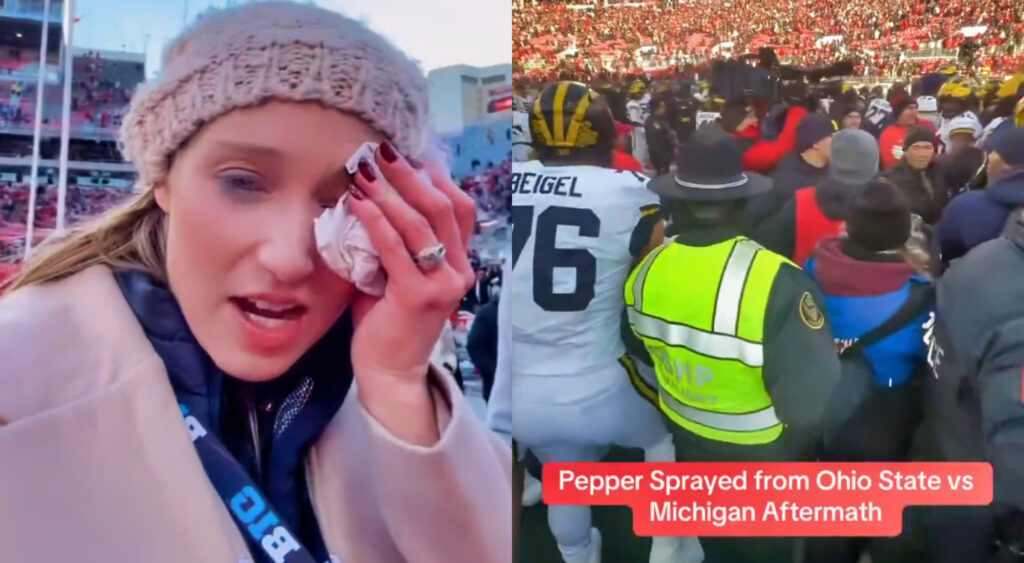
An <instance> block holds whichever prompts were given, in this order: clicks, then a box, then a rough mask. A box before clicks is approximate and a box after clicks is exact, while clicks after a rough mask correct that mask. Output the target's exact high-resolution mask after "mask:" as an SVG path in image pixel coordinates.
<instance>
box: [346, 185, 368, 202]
mask: <svg viewBox="0 0 1024 563" xmlns="http://www.w3.org/2000/svg"><path fill="white" fill-rule="evenodd" d="M348 193H349V194H351V195H352V197H354V198H356V199H358V200H359V201H363V198H364V197H366V194H364V193H363V190H361V189H359V186H357V185H355V184H353V185H351V186H349V187H348Z"/></svg>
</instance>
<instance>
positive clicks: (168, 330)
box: [114, 270, 353, 548]
mask: <svg viewBox="0 0 1024 563" xmlns="http://www.w3.org/2000/svg"><path fill="white" fill-rule="evenodd" d="M114 278H115V280H116V281H117V284H118V286H119V287H120V289H121V292H122V294H123V295H124V297H125V300H126V301H127V302H128V305H129V307H131V309H132V312H134V313H135V316H136V318H138V320H139V323H140V324H141V325H142V328H143V330H144V332H145V333H146V337H147V339H148V340H149V341H150V343H151V344H152V345H153V349H154V350H155V351H156V353H157V355H158V356H160V359H161V360H163V362H164V365H165V366H166V367H167V374H168V377H169V378H170V381H171V387H172V388H173V389H174V392H175V393H176V394H177V395H178V397H179V400H182V399H185V400H187V402H188V404H189V408H190V409H191V410H192V411H193V414H194V415H195V416H196V418H198V419H199V420H200V421H203V422H205V423H206V425H207V430H209V431H211V432H213V433H214V434H215V435H217V436H219V437H221V438H222V440H223V435H222V434H221V422H222V413H221V406H222V404H223V401H222V399H223V396H222V395H223V392H224V387H225V386H224V380H225V374H224V372H222V371H221V370H220V369H218V368H217V366H216V365H215V364H214V363H213V360H212V359H211V358H210V357H209V355H208V354H207V353H206V352H205V351H204V350H203V349H202V348H201V347H200V345H199V343H198V342H197V341H196V340H195V337H194V336H193V335H192V332H191V331H190V330H189V328H188V324H187V323H186V322H185V317H184V315H183V314H182V312H181V309H180V307H179V306H178V302H177V300H176V299H175V298H174V295H173V294H172V293H171V292H170V290H169V289H168V288H167V287H166V286H164V285H163V284H162V283H160V282H158V281H156V280H154V279H153V278H152V277H150V276H149V275H148V274H145V273H142V272H138V271H127V270H122V271H118V272H115V273H114ZM351 341H352V323H351V315H348V314H344V315H342V316H341V318H339V319H338V321H337V322H336V323H335V324H334V326H332V327H331V328H330V329H329V330H328V331H327V334H325V335H324V336H323V337H322V338H321V339H320V340H319V341H318V342H317V343H316V344H314V345H313V347H312V348H310V350H309V351H307V352H306V353H305V354H304V355H303V356H302V357H301V358H300V359H299V360H298V361H297V362H296V363H295V365H293V366H292V367H291V368H290V369H289V370H288V372H286V373H285V374H284V375H283V376H282V377H281V378H278V379H277V380H275V381H274V382H269V383H262V384H248V385H252V386H254V387H259V386H267V385H272V386H273V385H274V384H275V383H277V382H278V381H281V382H284V381H293V382H294V383H296V384H297V383H298V382H299V381H301V380H303V379H305V377H306V376H308V377H309V378H310V379H311V380H312V384H313V385H312V389H311V390H310V391H309V394H308V398H306V400H305V402H304V403H301V404H300V405H298V409H297V412H296V413H295V414H294V416H293V417H291V418H290V419H289V420H287V421H282V424H281V428H280V429H278V428H277V427H278V423H277V422H275V424H274V427H275V428H274V439H273V441H272V445H271V450H270V456H269V459H267V460H265V462H264V466H265V474H266V479H265V481H266V482H265V489H264V492H265V493H267V494H268V496H269V497H270V500H271V502H272V503H273V504H274V505H275V507H276V508H277V509H278V510H279V512H281V514H282V515H283V516H285V518H286V520H289V521H290V522H292V523H293V525H296V524H295V523H296V522H297V521H296V520H293V518H296V517H297V516H298V515H297V511H298V510H299V507H298V506H296V505H295V504H294V502H293V499H294V498H296V497H295V496H294V495H295V487H296V486H297V484H298V483H297V481H296V480H295V479H294V475H295V474H296V471H297V470H299V469H300V468H301V467H302V464H303V462H304V460H305V454H306V452H307V450H308V448H309V447H310V446H311V445H312V444H313V442H315V441H316V439H317V438H318V437H319V436H320V434H321V433H322V432H323V430H324V428H326V426H327V424H328V423H329V422H330V420H331V418H333V417H334V415H335V414H336V413H337V412H338V409H340V408H341V404H342V402H344V400H345V395H346V394H347V393H348V390H349V388H350V387H351V385H352V378H353V377H352V364H351V361H350V351H349V346H350V344H351ZM243 385H245V384H243ZM232 387H237V385H232ZM293 390H294V386H287V387H278V386H275V388H274V391H275V392H276V394H277V395H279V396H278V400H276V401H275V403H276V404H281V401H282V400H284V399H285V397H287V396H288V394H290V393H291V392H292V391H293ZM257 391H259V389H257ZM204 407H205V410H204ZM284 422H286V423H287V424H284ZM307 547H310V548H314V546H307Z"/></svg>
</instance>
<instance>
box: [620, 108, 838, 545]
mask: <svg viewBox="0 0 1024 563" xmlns="http://www.w3.org/2000/svg"><path fill="white" fill-rule="evenodd" d="M648 188H649V189H651V190H652V191H654V192H655V193H658V194H659V195H661V196H662V199H663V202H664V204H667V205H669V206H670V207H671V214H672V220H673V223H674V224H675V225H676V226H677V228H678V230H677V232H678V235H677V236H676V237H675V238H674V240H669V241H667V242H665V243H664V244H662V245H661V246H659V247H657V248H655V249H654V250H653V251H651V252H650V254H648V255H647V257H646V258H645V259H644V260H643V261H642V262H640V264H639V265H638V266H637V267H636V268H635V269H634V270H633V271H632V273H631V274H630V276H629V278H628V279H627V280H626V284H625V288H624V293H625V300H626V310H627V316H628V320H629V324H630V327H631V328H632V331H633V332H634V333H635V334H636V335H637V336H638V337H639V339H640V340H641V341H642V343H643V346H644V348H645V349H646V351H647V352H648V353H649V357H648V359H651V360H653V362H652V363H653V365H654V369H655V372H656V374H657V379H658V383H659V390H658V395H659V406H660V408H661V410H662V412H663V413H664V414H665V416H666V417H667V418H668V419H669V420H670V421H671V422H672V424H671V425H670V427H671V428H672V430H673V434H674V437H675V440H676V452H677V455H678V457H679V458H680V460H681V461H804V460H812V459H813V451H812V447H811V446H812V443H813V441H814V440H815V438H816V434H817V431H818V428H817V427H818V426H819V424H820V423H821V421H822V418H823V416H824V415H825V411H826V409H827V408H828V405H827V403H828V401H829V399H830V398H831V397H832V394H833V389H834V388H835V386H836V384H837V383H838V380H839V361H838V357H837V355H836V350H835V345H834V343H833V340H832V332H831V329H830V327H829V325H828V322H827V320H826V318H825V315H824V312H823V311H822V310H821V309H819V304H821V303H823V299H822V297H821V294H820V293H819V291H818V289H817V288H816V287H815V285H814V284H813V282H812V281H811V280H810V279H809V278H808V277H807V276H806V275H805V274H804V273H803V272H802V271H801V270H800V268H798V267H797V266H795V265H794V264H793V263H792V262H790V261H789V260H787V259H786V258H784V257H782V256H780V255H778V254H774V253H772V252H770V251H768V250H766V249H764V248H762V247H761V246H760V245H758V244H757V243H756V242H754V241H752V240H750V239H748V238H746V237H744V236H743V235H742V234H741V228H742V224H743V222H742V221H743V204H744V200H745V199H746V198H749V197H751V196H753V195H756V194H759V193H763V192H765V191H767V190H769V189H770V188H771V181H770V180H769V179H767V178H765V177H762V176H758V175H754V174H750V173H744V172H743V170H742V166H741V155H740V152H739V149H738V148H737V147H736V144H735V142H734V141H733V140H732V139H731V138H730V137H729V136H728V134H726V133H725V132H724V131H723V130H722V129H721V128H719V127H718V126H717V125H709V126H706V127H702V128H700V129H698V130H697V131H696V132H695V133H694V134H693V136H691V138H690V140H689V141H688V142H687V143H686V145H685V146H684V147H683V148H682V150H680V151H679V155H678V157H677V169H676V172H675V174H674V175H673V174H668V175H664V176H661V177H658V178H656V179H654V180H652V181H651V182H650V183H649V184H648ZM700 541H701V544H702V546H703V547H704V552H705V556H706V561H707V563H723V562H724V563H734V562H741V561H758V562H768V563H771V562H776V561H777V562H780V563H781V562H786V563H789V562H790V561H792V560H793V557H794V553H795V549H796V543H797V542H796V540H795V539H793V538H744V539H740V538H701V540H700Z"/></svg>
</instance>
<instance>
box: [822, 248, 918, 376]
mask: <svg viewBox="0 0 1024 563" xmlns="http://www.w3.org/2000/svg"><path fill="white" fill-rule="evenodd" d="M841 241H842V238H840V237H836V238H831V239H826V240H824V241H822V242H821V244H819V245H818V247H817V249H816V250H815V251H814V254H813V255H812V256H811V259H810V260H809V261H808V263H807V273H808V275H810V276H811V278H812V279H814V280H815V281H816V282H817V283H818V285H819V286H820V287H821V290H822V293H824V294H825V305H826V309H827V310H828V314H829V321H830V322H831V324H832V335H833V337H834V338H835V339H836V344H837V347H838V348H840V349H842V348H845V347H846V346H848V345H850V344H853V343H854V342H856V340H857V339H858V338H860V337H861V336H863V335H864V334H865V333H867V332H868V331H870V330H872V329H874V328H876V327H878V326H879V325H881V324H882V323H883V322H885V321H886V320H887V319H888V318H889V317H891V316H892V315H893V314H894V313H895V312H896V311H897V310H898V309H899V308H900V307H901V306H902V305H903V303H904V302H905V301H907V299H908V298H909V297H910V295H911V292H914V291H922V290H925V289H926V288H927V285H928V282H927V280H925V279H923V278H921V277H919V276H917V275H916V274H915V273H914V271H913V270H912V269H911V268H910V266H908V265H907V264H906V263H904V262H902V261H900V262H880V261H878V262H876V261H867V260H858V259H856V258H852V257H850V256H848V255H846V254H844V253H843V251H842V248H841ZM928 315H929V312H928V311H926V312H924V313H922V315H921V316H920V317H918V318H917V319H915V320H914V321H913V322H911V323H909V324H908V325H907V326H905V327H903V328H902V329H901V330H899V331H897V332H895V333H893V334H891V335H889V336H887V337H886V338H884V339H882V340H881V341H880V342H877V343H875V344H873V345H871V346H869V347H868V348H866V349H865V350H864V355H865V357H866V358H867V360H868V362H869V363H870V364H871V367H872V368H873V369H874V371H875V377H874V382H875V384H876V385H879V386H882V387H895V386H900V385H903V384H905V383H907V382H908V381H909V380H910V379H911V378H912V377H913V376H914V374H916V373H918V372H919V371H921V370H922V369H923V368H924V365H925V359H926V354H927V348H926V347H925V344H924V328H923V325H924V323H925V322H926V321H927V320H928Z"/></svg>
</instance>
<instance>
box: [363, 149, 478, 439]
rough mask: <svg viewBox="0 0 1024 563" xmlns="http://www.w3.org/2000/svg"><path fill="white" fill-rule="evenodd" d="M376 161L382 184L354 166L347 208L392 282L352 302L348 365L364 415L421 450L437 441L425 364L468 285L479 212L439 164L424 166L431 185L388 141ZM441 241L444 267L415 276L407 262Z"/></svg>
mask: <svg viewBox="0 0 1024 563" xmlns="http://www.w3.org/2000/svg"><path fill="white" fill-rule="evenodd" d="M374 157H375V160H376V163H377V167H378V168H379V170H380V171H381V172H382V175H383V177H381V174H378V173H377V172H376V171H375V170H374V169H373V167H372V166H371V165H370V163H369V162H366V161H362V162H360V163H359V171H358V172H357V173H356V174H355V178H354V183H353V185H352V187H351V188H350V196H351V197H350V200H349V206H350V209H351V211H352V212H353V213H354V214H355V215H356V217H358V218H359V220H360V221H361V222H362V223H363V225H364V226H365V227H366V231H367V233H369V235H370V240H371V241H372V242H373V245H374V246H375V247H376V248H377V251H378V252H379V253H380V260H381V265H382V267H383V268H384V270H385V271H386V272H387V276H388V280H387V286H386V287H385V289H384V295H383V296H382V297H380V298H375V297H371V296H369V295H365V294H360V295H359V296H358V297H357V298H356V301H355V302H354V303H353V304H352V311H353V319H354V324H355V334H354V336H353V338H352V367H353V370H354V372H355V378H356V382H357V385H358V388H359V398H360V401H362V403H363V407H364V408H366V410H367V411H368V412H369V413H370V414H371V415H372V416H373V417H374V418H375V419H376V420H377V421H378V422H379V423H381V424H382V425H383V426H384V427H385V428H387V429H388V431H390V432H391V433H392V434H393V435H395V436H396V437H398V438H400V439H402V440H404V441H407V442H410V443H413V444H417V445H424V446H425V445H430V444H433V443H435V442H436V441H437V439H438V431H437V422H436V420H435V417H434V412H435V410H434V405H433V401H432V395H431V394H430V389H429V385H428V383H427V381H426V376H427V370H428V366H429V363H430V356H431V352H432V350H433V348H434V343H435V342H436V341H437V339H438V338H439V336H440V334H441V330H442V328H443V327H444V323H445V322H446V321H447V320H448V317H449V316H450V315H451V313H452V311H454V310H455V309H456V307H458V304H459V302H460V301H461V299H462V297H463V296H464V295H465V294H466V292H467V291H468V290H469V288H470V287H472V285H473V271H472V269H471V268H470V266H469V260H468V258H467V247H468V244H469V237H470V235H471V234H472V232H473V225H474V222H475V220H476V209H475V205H474V203H473V200H472V198H470V197H469V196H468V195H466V194H465V193H464V192H463V191H462V190H461V189H459V188H458V187H457V186H456V185H455V184H454V183H453V182H452V181H451V179H450V177H449V175H448V171H447V170H445V169H444V168H442V166H441V165H440V164H438V163H436V162H431V163H428V164H427V166H426V167H425V173H426V175H427V176H428V177H429V180H428V179H427V178H424V173H423V172H421V171H418V170H417V169H415V168H413V167H412V166H411V165H410V164H409V162H408V161H407V160H406V159H404V158H403V157H402V156H401V155H399V154H398V152H397V151H396V150H395V149H394V147H393V146H392V145H390V144H389V143H387V142H386V141H385V142H384V143H381V145H380V147H379V148H378V149H377V152H376V154H375V155H374ZM438 243H440V244H443V245H444V246H445V249H446V252H445V259H444V261H443V263H442V264H441V265H440V266H438V267H437V268H434V269H433V270H430V271H425V270H423V269H421V268H420V267H419V266H418V265H417V264H416V262H415V261H414V260H413V256H415V255H416V254H418V253H419V252H420V251H422V250H424V249H427V248H430V247H433V246H436V245H437V244H438Z"/></svg>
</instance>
